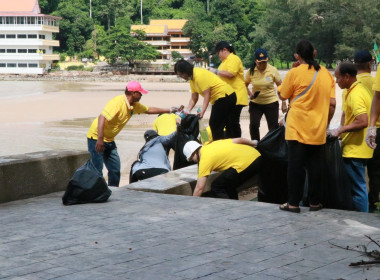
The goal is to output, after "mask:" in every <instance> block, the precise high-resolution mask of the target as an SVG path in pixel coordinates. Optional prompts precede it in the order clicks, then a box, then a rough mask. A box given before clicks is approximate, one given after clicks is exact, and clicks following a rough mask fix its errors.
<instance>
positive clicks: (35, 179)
mask: <svg viewBox="0 0 380 280" xmlns="http://www.w3.org/2000/svg"><path fill="white" fill-rule="evenodd" d="M88 159H89V154H88V152H86V151H67V150H62V151H45V152H37V153H28V154H22V155H14V156H5V157H0V203H4V202H8V201H13V200H19V199H25V198H30V197H34V196H39V195H44V194H48V193H52V192H58V191H63V190H65V189H66V186H67V183H68V181H69V180H70V178H71V176H72V175H73V173H74V172H75V170H76V169H77V168H78V167H79V166H81V165H82V164H84V163H85V162H86V161H87V160H88Z"/></svg>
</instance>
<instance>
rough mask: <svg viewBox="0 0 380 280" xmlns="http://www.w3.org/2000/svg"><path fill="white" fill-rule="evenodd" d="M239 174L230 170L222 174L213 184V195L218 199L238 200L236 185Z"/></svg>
mask: <svg viewBox="0 0 380 280" xmlns="http://www.w3.org/2000/svg"><path fill="white" fill-rule="evenodd" d="M237 179H238V173H237V172H236V170H235V169H233V168H229V169H227V170H225V171H223V172H222V174H220V175H219V176H218V177H217V178H216V179H215V180H214V181H213V182H212V184H211V193H212V195H213V196H214V197H216V198H225V199H238V194H237V191H236V183H237Z"/></svg>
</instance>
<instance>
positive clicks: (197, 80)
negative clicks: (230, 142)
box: [174, 59, 237, 140]
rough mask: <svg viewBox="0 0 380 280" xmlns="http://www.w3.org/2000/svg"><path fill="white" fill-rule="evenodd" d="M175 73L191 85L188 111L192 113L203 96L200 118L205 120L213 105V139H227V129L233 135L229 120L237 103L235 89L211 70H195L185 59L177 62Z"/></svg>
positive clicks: (211, 124)
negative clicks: (209, 107)
mask: <svg viewBox="0 0 380 280" xmlns="http://www.w3.org/2000/svg"><path fill="white" fill-rule="evenodd" d="M174 72H175V73H176V74H177V75H178V77H180V78H182V79H184V80H185V81H189V83H190V89H191V98H190V101H189V105H188V106H187V110H186V111H187V112H190V111H191V110H192V109H193V108H194V106H195V104H196V103H197V102H198V98H199V95H201V96H203V105H202V109H201V112H200V113H199V117H200V118H203V116H204V113H205V112H206V110H207V107H208V105H209V103H211V105H212V108H211V114H210V120H209V125H210V128H211V132H212V137H213V139H214V140H219V139H223V138H225V135H224V132H223V130H224V128H225V127H226V129H227V130H226V133H227V135H231V132H230V131H229V129H230V128H229V127H228V120H229V119H231V114H232V112H234V111H235V106H236V102H237V98H236V93H235V91H234V89H233V88H232V87H231V86H230V85H229V84H227V83H226V82H224V81H223V80H222V79H220V78H219V76H217V75H215V74H214V73H212V72H210V71H209V70H206V69H202V68H194V66H193V65H192V64H191V63H189V62H188V61H185V60H183V59H181V60H179V61H177V62H176V64H175V65H174Z"/></svg>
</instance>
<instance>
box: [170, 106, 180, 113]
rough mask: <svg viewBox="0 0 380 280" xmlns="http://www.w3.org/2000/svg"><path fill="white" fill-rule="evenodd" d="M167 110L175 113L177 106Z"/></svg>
mask: <svg viewBox="0 0 380 280" xmlns="http://www.w3.org/2000/svg"><path fill="white" fill-rule="evenodd" d="M169 111H170V114H171V113H175V112H178V108H177V107H170V109H169Z"/></svg>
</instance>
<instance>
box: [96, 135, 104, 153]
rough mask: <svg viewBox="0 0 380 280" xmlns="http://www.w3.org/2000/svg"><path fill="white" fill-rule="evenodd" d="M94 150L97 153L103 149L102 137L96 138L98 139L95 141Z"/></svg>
mask: <svg viewBox="0 0 380 280" xmlns="http://www.w3.org/2000/svg"><path fill="white" fill-rule="evenodd" d="M95 151H96V152H97V153H98V154H100V153H103V151H104V142H103V139H100V138H98V140H97V141H96V145H95Z"/></svg>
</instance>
